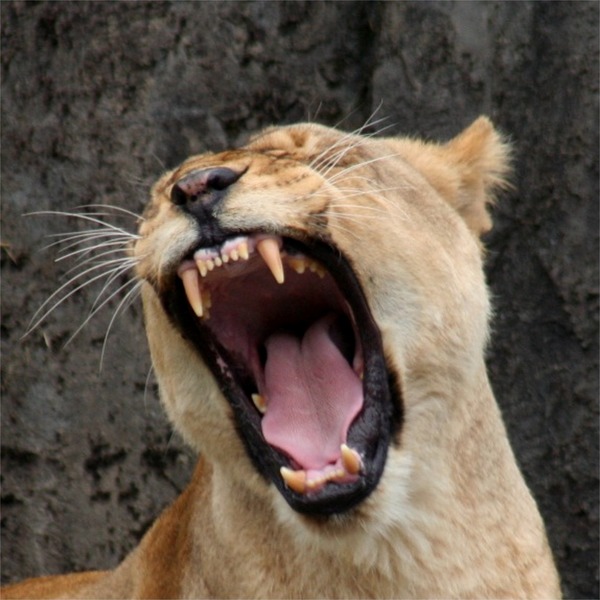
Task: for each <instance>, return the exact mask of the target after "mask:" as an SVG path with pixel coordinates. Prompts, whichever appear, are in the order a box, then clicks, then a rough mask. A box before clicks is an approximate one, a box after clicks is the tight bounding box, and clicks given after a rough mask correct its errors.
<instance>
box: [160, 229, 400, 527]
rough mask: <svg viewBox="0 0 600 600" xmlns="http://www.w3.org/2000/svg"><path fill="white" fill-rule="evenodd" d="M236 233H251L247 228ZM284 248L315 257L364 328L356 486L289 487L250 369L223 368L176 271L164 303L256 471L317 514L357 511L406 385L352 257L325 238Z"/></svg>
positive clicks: (291, 241)
mask: <svg viewBox="0 0 600 600" xmlns="http://www.w3.org/2000/svg"><path fill="white" fill-rule="evenodd" d="M254 233H256V232H254ZM235 235H248V232H242V233H237V234H235ZM235 235H234V234H231V235H230V236H227V237H235ZM198 247H199V246H198ZM284 248H285V249H286V250H288V251H289V252H290V253H294V252H301V253H303V254H305V255H308V256H311V257H312V258H314V259H316V260H318V261H319V262H321V263H322V264H323V265H324V266H325V267H326V268H327V269H328V270H329V272H330V273H331V274H332V276H333V277H334V279H335V280H336V282H337V284H338V285H339V287H340V289H341V290H342V292H343V293H344V296H345V297H346V299H347V301H348V303H349V304H350V306H351V307H352V311H353V314H354V317H355V319H356V322H357V323H358V325H359V327H358V329H359V335H360V338H361V344H362V348H363V356H364V362H365V369H364V379H363V389H364V399H365V400H364V407H363V410H362V411H361V413H360V414H359V416H358V417H357V418H356V419H355V421H354V422H353V424H352V425H351V427H350V430H349V432H348V444H349V445H350V446H351V447H353V448H355V449H356V450H358V451H359V453H360V454H361V458H362V461H363V470H362V471H361V474H360V476H359V478H358V480H357V481H355V482H353V483H335V482H330V483H328V484H327V485H325V486H324V487H323V488H322V489H320V490H319V491H316V492H311V493H309V494H299V493H297V492H294V491H292V490H291V489H290V488H288V487H287V486H286V485H285V483H284V481H283V479H282V478H281V475H280V468H281V467H282V466H290V461H289V459H288V458H287V457H286V456H285V455H283V454H282V453H280V452H279V451H278V450H276V449H275V448H273V447H272V446H270V445H269V444H268V443H267V442H266V441H265V439H264V437H263V434H262V430H261V421H260V416H259V414H258V413H257V411H256V410H254V409H253V407H252V406H251V403H250V400H249V391H248V390H251V389H252V382H251V381H248V380H247V375H246V374H245V373H244V372H238V373H235V372H234V377H233V379H232V378H231V377H226V376H225V375H224V374H223V373H222V371H221V369H220V368H219V367H218V364H217V361H218V359H221V360H225V361H226V362H227V364H233V361H231V360H230V357H229V356H228V352H227V350H226V349H225V348H223V346H222V345H221V344H220V343H219V342H218V340H217V339H216V338H215V336H214V335H213V334H212V333H211V332H210V331H209V329H208V328H207V327H206V326H203V325H202V323H201V322H200V321H199V320H198V318H197V317H196V315H195V314H194V313H193V311H192V310H191V308H190V306H189V303H188V301H187V299H186V297H185V292H184V290H183V286H182V285H181V282H180V280H179V278H178V277H177V276H175V275H174V276H173V281H172V284H171V285H169V286H168V289H167V290H166V291H165V292H164V293H163V294H162V296H161V301H162V303H163V307H164V309H165V311H166V312H167V314H168V315H169V317H170V319H171V320H172V321H173V322H174V324H175V325H176V327H177V328H178V330H179V331H180V332H181V334H182V335H183V336H184V337H185V338H187V339H188V340H189V341H190V342H191V343H192V344H193V345H194V347H195V348H196V349H197V351H198V353H199V354H200V355H201V356H202V358H203V360H204V361H205V363H206V364H207V366H208V367H209V369H210V370H211V372H212V374H213V376H214V377H215V379H216V381H217V383H218V385H219V387H220V389H221V391H222V393H223V395H224V396H225V398H227V400H228V401H229V403H230V404H231V406H232V408H233V413H234V415H235V422H236V426H237V430H238V433H239V435H240V438H241V440H242V441H243V443H244V445H245V447H246V450H247V452H248V455H249V456H250V458H251V460H252V462H253V464H254V465H255V467H256V468H257V470H258V471H259V472H260V473H261V474H262V475H263V476H264V477H265V478H266V479H267V480H268V481H271V482H272V483H273V484H274V485H275V486H276V487H277V489H278V490H279V492H280V493H281V495H282V496H283V497H284V498H285V500H286V501H287V502H288V504H289V505H290V506H291V507H292V508H293V509H295V510H296V511H298V512H300V513H304V514H307V515H313V516H319V515H320V516H327V515H331V514H338V513H342V512H345V511H347V510H349V509H351V508H352V507H354V506H356V505H357V504H359V503H360V502H362V501H363V500H364V499H365V498H367V497H368V496H369V495H370V494H371V492H372V491H373V490H374V489H375V488H376V487H377V484H378V483H379V480H380V478H381V475H382V473H383V469H384V467H385V462H386V458H387V450H388V446H389V443H390V440H391V438H392V436H393V435H394V433H395V432H396V431H398V429H399V428H400V425H401V421H402V403H401V398H400V390H399V386H398V385H397V378H396V377H394V376H390V375H389V373H390V370H389V369H388V366H387V364H386V360H385V357H384V354H383V348H382V342H381V336H380V333H379V329H378V328H377V326H376V324H375V322H374V320H373V317H372V315H371V312H370V310H369V308H368V304H367V301H366V298H365V296H364V293H363V291H362V288H361V286H360V285H359V282H358V280H357V278H356V275H355V274H354V271H353V269H352V267H351V264H350V262H349V261H348V260H347V259H346V258H344V256H343V255H342V254H341V252H340V251H339V250H337V249H336V248H335V247H334V246H333V245H330V244H328V243H325V242H322V241H314V240H308V241H307V240H305V239H303V240H302V241H298V240H297V239H296V238H292V237H285V238H284Z"/></svg>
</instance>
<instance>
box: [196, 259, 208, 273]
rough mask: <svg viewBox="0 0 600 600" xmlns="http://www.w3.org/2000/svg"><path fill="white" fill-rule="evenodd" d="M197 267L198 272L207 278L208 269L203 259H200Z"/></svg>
mask: <svg viewBox="0 0 600 600" xmlns="http://www.w3.org/2000/svg"><path fill="white" fill-rule="evenodd" d="M196 266H197V267H198V271H200V275H202V277H206V274H207V273H208V269H207V268H206V264H205V262H204V261H203V260H201V259H198V260H197V261H196Z"/></svg>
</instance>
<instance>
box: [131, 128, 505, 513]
mask: <svg viewBox="0 0 600 600" xmlns="http://www.w3.org/2000/svg"><path fill="white" fill-rule="evenodd" d="M494 136H496V134H495V133H494V132H493V129H492V128H491V125H490V124H489V122H488V121H487V120H485V119H480V120H479V121H477V122H476V123H475V124H474V125H473V126H472V127H471V128H470V129H469V130H467V131H466V132H464V133H463V134H462V135H461V136H459V137H458V138H456V139H455V140H453V141H451V142H450V143H449V144H446V145H445V146H438V145H433V144H430V145H426V144H422V143H420V142H414V141H409V140H402V139H392V138H390V139H374V138H368V137H361V136H359V135H354V134H345V133H342V132H339V131H337V130H334V129H328V128H325V127H321V126H316V125H310V124H301V125H296V126H290V127H283V128H273V129H270V130H267V131H266V132H264V133H263V134H261V135H260V136H258V137H256V138H255V139H254V140H253V141H251V142H250V143H249V144H248V145H247V146H245V147H244V148H241V149H239V150H232V151H228V152H223V153H219V154H205V155H201V156H196V157H193V158H190V159H188V160H187V161H186V162H184V163H183V164H182V165H181V166H180V167H179V168H177V169H175V170H174V171H171V172H169V173H167V174H165V175H164V176H163V177H162V178H161V179H160V180H159V181H158V182H157V184H156V185H155V186H154V188H153V192H152V199H151V202H150V204H149V206H148V208H147V209H146V212H145V215H144V220H143V222H142V223H141V226H140V231H139V233H140V239H139V240H138V241H137V243H136V246H135V250H134V252H135V256H136V258H137V261H138V267H137V274H138V276H139V277H140V278H141V279H143V280H144V281H145V282H146V284H145V285H144V291H143V298H144V306H145V314H146V322H147V330H148V337H149V340H150V347H151V352H152V355H153V362H154V366H155V370H156V372H157V376H158V379H159V384H160V387H161V394H162V398H163V400H164V402H165V405H166V407H167V410H168V412H169V414H170V416H171V418H172V419H173V420H174V422H175V424H176V426H177V427H178V428H179V430H180V431H181V432H182V433H183V434H184V436H185V437H186V438H187V439H188V440H189V441H191V442H192V443H193V444H195V445H196V446H197V447H199V448H200V449H201V450H202V451H203V452H204V453H205V455H206V456H207V457H208V458H209V459H212V460H214V461H216V462H220V463H223V464H224V465H227V468H229V469H230V471H231V474H232V475H231V476H232V477H240V478H242V479H244V480H245V481H246V483H247V484H248V485H250V486H254V488H256V489H257V490H261V489H266V488H268V487H270V486H275V488H276V489H277V490H278V492H279V493H280V495H281V496H282V497H283V498H284V499H285V500H286V501H287V503H288V504H289V505H290V506H291V507H292V508H293V509H294V510H295V511H298V512H300V513H304V514H308V515H330V514H339V513H344V512H347V511H348V510H349V509H351V508H353V507H356V506H357V505H359V504H360V503H362V502H363V501H364V500H365V499H366V498H367V497H368V496H370V495H371V494H372V493H373V492H374V491H375V490H377V489H378V487H379V484H380V481H381V478H382V475H383V474H384V470H385V467H386V462H389V461H392V460H394V456H395V455H396V454H398V453H401V452H403V451H406V449H407V448H410V447H411V444H412V443H413V442H411V439H410V436H409V435H408V434H406V435H405V433H406V431H407V430H406V427H407V426H409V425H410V419H411V415H412V414H413V412H414V411H416V410H417V409H418V406H419V403H420V401H421V400H423V398H425V397H426V396H428V395H430V394H431V393H440V388H443V387H446V388H447V387H448V386H450V387H456V389H457V390H459V389H460V387H461V385H462V383H463V382H464V381H467V380H468V378H469V377H470V376H471V375H472V373H473V371H474V369H475V368H476V367H477V366H478V365H480V364H481V362H482V352H483V346H484V343H485V338H486V332H487V324H486V323H487V313H488V301H487V293H486V288H485V284H484V280H483V275H482V270H481V259H480V254H481V252H480V248H479V244H478V241H477V234H478V233H479V232H480V230H483V229H485V228H486V227H487V214H486V212H485V203H486V202H487V201H488V200H489V197H488V192H489V190H490V189H491V188H492V187H493V186H494V185H497V184H498V183H499V182H500V174H501V172H502V171H503V169H505V158H506V157H505V151H504V150H502V148H501V143H500V142H499V141H498V139H497V136H496V137H494ZM502 161H504V162H502ZM408 432H409V433H410V427H409V429H408ZM433 434H434V435H435V432H433ZM434 443H435V442H432V444H434ZM413 451H418V449H417V448H413Z"/></svg>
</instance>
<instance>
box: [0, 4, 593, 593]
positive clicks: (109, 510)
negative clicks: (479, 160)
mask: <svg viewBox="0 0 600 600" xmlns="http://www.w3.org/2000/svg"><path fill="white" fill-rule="evenodd" d="M0 10H1V27H2V55H1V60H2V326H1V333H2V359H3V360H2V519H1V524H2V581H3V582H8V581H14V580H17V579H19V578H23V577H26V576H30V575H34V574H42V573H56V572H60V571H66V570H74V569H75V570H77V569H84V568H90V567H96V568H98V567H110V566H113V565H115V564H116V563H117V562H118V561H119V560H120V559H121V558H122V557H123V556H124V555H125V554H126V553H127V552H128V550H129V549H130V548H131V547H132V546H133V545H135V544H136V542H137V541H138V540H139V539H140V537H141V536H142V534H143V533H144V531H145V530H146V529H147V527H148V525H149V524H150V523H151V522H152V520H153V519H154V518H155V517H156V516H157V514H158V513H159V512H160V510H161V509H162V508H163V507H164V506H165V505H166V504H167V503H168V502H169V501H170V500H171V499H172V498H174V496H175V495H176V494H177V493H178V492H179V491H180V490H181V489H182V488H183V486H184V485H185V482H186V480H187V477H188V475H189V472H190V469H191V467H192V466H193V462H194V458H193V456H192V455H191V454H190V453H189V452H188V450H186V449H185V448H184V446H183V444H182V442H181V440H180V439H179V438H178V437H177V436H176V435H174V434H173V433H172V430H171V429H170V427H169V425H168V424H167V422H166V420H165V418H164V416H163V413H162V410H161V408H160V405H159V402H158V400H157V394H156V388H155V384H154V382H153V380H152V376H151V374H150V361H149V357H148V352H147V348H146V344H145V340H144V335H143V330H142V322H141V314H140V312H141V311H140V306H139V305H138V304H137V303H134V304H133V305H132V306H130V307H129V308H126V309H124V311H123V314H122V316H121V317H120V318H118V319H116V321H115V323H114V325H113V326H112V329H111V332H110V336H109V340H108V344H107V348H106V351H105V352H104V357H103V362H102V369H101V370H100V368H99V367H100V357H101V354H102V346H103V341H104V335H105V333H106V330H107V327H108V325H109V321H110V319H111V317H112V315H113V313H114V310H115V307H116V302H115V303H112V304H111V305H110V306H109V307H106V309H104V310H102V311H99V314H98V315H96V316H95V317H94V318H93V319H91V321H90V322H89V323H88V324H87V325H86V326H85V327H84V329H83V330H82V331H81V332H80V333H79V334H78V335H77V337H76V338H75V339H74V340H73V341H71V342H70V343H69V344H68V345H67V346H66V347H65V342H67V340H68V339H69V338H70V336H71V335H72V334H73V333H74V331H75V330H76V329H77V327H78V326H79V325H80V324H81V323H82V322H83V321H84V319H85V318H86V316H87V315H88V313H89V311H90V308H91V307H92V305H93V302H94V299H95V298H96V295H97V294H98V291H99V290H98V288H93V286H90V287H89V288H85V289H84V290H81V291H80V292H78V293H76V294H75V295H73V296H71V297H70V298H69V299H68V300H67V301H65V302H64V303H62V304H61V305H60V306H59V307H58V308H56V310H54V312H52V314H50V315H49V316H48V317H47V318H46V319H45V320H44V322H43V323H42V324H41V325H40V326H39V327H38V328H37V329H36V330H35V331H34V332H33V333H31V334H30V335H29V336H27V337H26V338H25V339H22V336H23V334H24V333H25V331H26V330H27V326H28V323H29V320H30V319H31V317H32V315H33V314H34V313H35V311H36V310H37V309H38V308H39V306H40V305H41V304H42V302H43V301H44V300H45V299H46V298H47V297H48V296H49V295H50V294H51V293H52V292H53V291H54V290H56V289H57V288H58V287H59V286H60V285H62V283H63V281H64V278H65V276H66V273H67V271H68V270H69V268H71V266H72V263H69V261H62V262H58V263H56V262H54V258H55V257H56V252H55V251H54V250H53V249H50V250H45V251H42V248H43V247H44V246H45V245H47V244H49V243H51V242H52V241H55V240H56V238H50V239H48V238H46V237H45V236H47V235H53V234H56V233H59V232H64V231H73V230H78V229H79V228H80V224H79V223H77V222H76V221H73V220H71V219H66V218H62V217H58V216H55V217H40V216H38V217H23V214H24V213H28V212H31V211H40V210H42V211H43V210H70V209H73V208H74V207H76V206H79V205H84V204H92V203H100V204H113V205H117V206H121V207H125V208H127V209H129V210H131V211H134V212H139V211H140V210H141V209H142V207H143V205H144V203H145V202H146V199H147V197H148V189H149V186H150V184H151V182H152V181H153V180H154V179H155V178H157V177H158V175H159V174H160V173H161V172H162V171H163V169H164V168H165V167H171V166H173V165H175V164H176V163H178V162H179V161H180V160H182V159H183V158H184V157H186V156H187V155H188V154H190V153H195V152H200V151H203V150H206V149H221V148H223V147H225V146H228V145H231V144H238V143H240V142H243V140H244V139H245V137H246V136H247V134H248V133H250V132H252V131H254V130H256V129H258V128H261V127H263V126H265V125H268V124H272V123H289V122H293V121H297V120H305V119H312V120H315V121H318V122H322V123H325V124H329V125H333V124H336V123H338V122H342V127H343V128H346V129H353V128H356V127H359V126H360V125H362V124H363V123H364V122H365V121H366V120H367V118H368V117H369V116H370V115H371V114H372V113H373V112H374V111H375V109H377V108H379V110H378V112H377V113H376V114H377V117H388V120H386V121H385V122H384V123H382V124H381V126H383V125H389V126H390V129H389V130H388V131H387V133H392V132H397V133H407V134H415V135H425V136H428V137H430V138H432V139H447V138H449V137H450V136H452V135H454V134H455V133H457V132H458V131H459V130H460V129H462V128H463V127H464V126H466V125H468V124H469V123H470V122H471V121H472V120H473V119H474V118H475V117H476V116H477V115H479V114H482V113H485V114H488V115H490V116H491V117H492V118H493V119H494V121H495V122H496V124H497V125H498V126H499V127H500V128H501V129H502V130H503V131H504V132H506V133H507V134H508V135H509V136H510V137H511V138H512V140H513V142H514V147H515V164H516V174H515V177H514V184H515V189H514V191H513V192H512V193H509V194H506V195H505V196H504V197H503V198H502V200H501V202H500V203H499V205H498V206H497V208H496V209H495V223H496V227H495V229H494V231H493V232H492V233H491V234H490V235H489V237H488V239H487V243H488V248H489V256H488V275H489V281H490V285H491V288H492V291H493V294H494V302H495V306H496V318H495V321H494V332H495V333H494V339H493V342H492V345H491V348H490V351H489V368H490V373H491V377H492V380H493V385H494V388H495V391H496V394H497V397H498V401H499V403H500V405H501V408H502V410H503V413H504V415H505V418H506V421H507V425H508V429H509V434H510V437H511V440H512V443H513V446H514V449H515V452H516V455H517V457H518V460H519V463H520V464H521V466H522V469H523V471H524V473H525V477H526V479H527V481H528V482H529V484H530V486H531V488H532V490H533V492H534V494H535V496H536V498H537V499H538V502H539V504H540V508H541V511H542V513H543V515H544V517H545V519H546V523H547V527H548V533H549V537H550V542H551V544H552V547H553V549H554V552H555V555H556V560H557V562H558V566H559V569H560V571H561V575H562V579H563V585H564V591H565V594H566V596H568V597H571V598H575V597H577V598H597V597H598V594H599V590H598V408H597V399H598V372H597V362H598V361H597V358H598V269H597V259H598V128H599V124H598V4H597V3H593V2H585V3H584V2H518V3H517V2H486V3H470V2H343V3H333V2H300V1H295V2H273V3H271V2H244V3H237V2H205V3H185V2H175V3H162V2H149V3H146V2H144V3H137V2H135V3H134V2H130V3H112V2H111V3H108V2H107V3H105V2H98V3H94V2H77V3H75V2H73V3H66V2H36V3H28V2H27V3H26V2H6V1H5V2H2V3H1V8H0ZM117 222H118V223H119V224H120V225H123V226H126V227H127V228H129V229H133V227H134V220H133V219H127V218H126V217H123V218H119V219H117ZM126 282H127V278H126V277H122V278H119V279H118V281H117V283H121V284H125V283H126ZM117 296H118V298H117V301H118V299H119V298H122V297H123V296H124V292H122V293H120V294H118V295H117Z"/></svg>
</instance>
